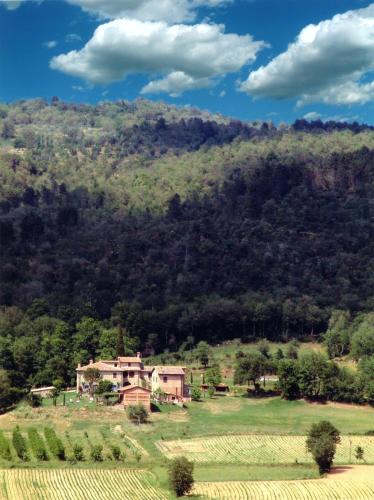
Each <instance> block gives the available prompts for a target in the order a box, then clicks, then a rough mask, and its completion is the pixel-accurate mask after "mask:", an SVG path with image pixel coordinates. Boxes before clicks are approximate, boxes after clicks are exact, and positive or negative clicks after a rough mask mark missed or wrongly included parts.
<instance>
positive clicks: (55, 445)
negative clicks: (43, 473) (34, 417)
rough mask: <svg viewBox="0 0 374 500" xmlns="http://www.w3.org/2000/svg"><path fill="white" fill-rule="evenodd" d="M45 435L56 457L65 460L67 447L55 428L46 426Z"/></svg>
mask: <svg viewBox="0 0 374 500" xmlns="http://www.w3.org/2000/svg"><path fill="white" fill-rule="evenodd" d="M44 436H45V439H46V441H47V444H48V447H49V449H50V450H51V453H52V455H53V456H54V457H56V458H58V459H59V460H65V448H64V445H63V444H62V441H61V439H59V438H58V437H57V436H56V433H55V431H54V429H51V428H50V427H45V428H44Z"/></svg>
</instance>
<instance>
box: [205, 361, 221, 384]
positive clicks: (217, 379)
mask: <svg viewBox="0 0 374 500" xmlns="http://www.w3.org/2000/svg"><path fill="white" fill-rule="evenodd" d="M221 382H222V375H221V371H220V369H219V367H218V366H212V368H209V369H208V370H207V371H206V372H205V383H206V384H208V385H211V386H213V387H215V386H216V385H218V384H220V383H221Z"/></svg>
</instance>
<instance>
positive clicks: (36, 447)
mask: <svg viewBox="0 0 374 500" xmlns="http://www.w3.org/2000/svg"><path fill="white" fill-rule="evenodd" d="M28 435H29V443H30V447H31V449H32V452H33V454H34V455H35V457H36V458H37V459H38V460H49V457H48V453H47V450H46V448H45V446H44V441H43V439H42V438H41V437H40V435H39V433H38V431H37V430H36V429H33V428H31V429H29V431H28Z"/></svg>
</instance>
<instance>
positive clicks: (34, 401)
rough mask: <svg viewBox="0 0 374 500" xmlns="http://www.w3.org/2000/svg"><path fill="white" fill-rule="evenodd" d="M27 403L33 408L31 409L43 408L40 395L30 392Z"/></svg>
mask: <svg viewBox="0 0 374 500" xmlns="http://www.w3.org/2000/svg"><path fill="white" fill-rule="evenodd" d="M27 402H28V403H29V405H30V406H31V408H39V406H42V398H41V396H40V395H39V394H34V393H32V392H30V394H28V396H27Z"/></svg>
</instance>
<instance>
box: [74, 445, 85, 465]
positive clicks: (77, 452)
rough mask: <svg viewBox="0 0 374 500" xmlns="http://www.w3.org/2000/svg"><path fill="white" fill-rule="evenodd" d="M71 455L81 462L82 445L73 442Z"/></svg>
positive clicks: (82, 455) (82, 459)
mask: <svg viewBox="0 0 374 500" xmlns="http://www.w3.org/2000/svg"><path fill="white" fill-rule="evenodd" d="M73 455H74V458H75V460H76V461H77V462H83V461H84V453H83V446H81V445H80V444H75V445H74V446H73Z"/></svg>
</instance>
